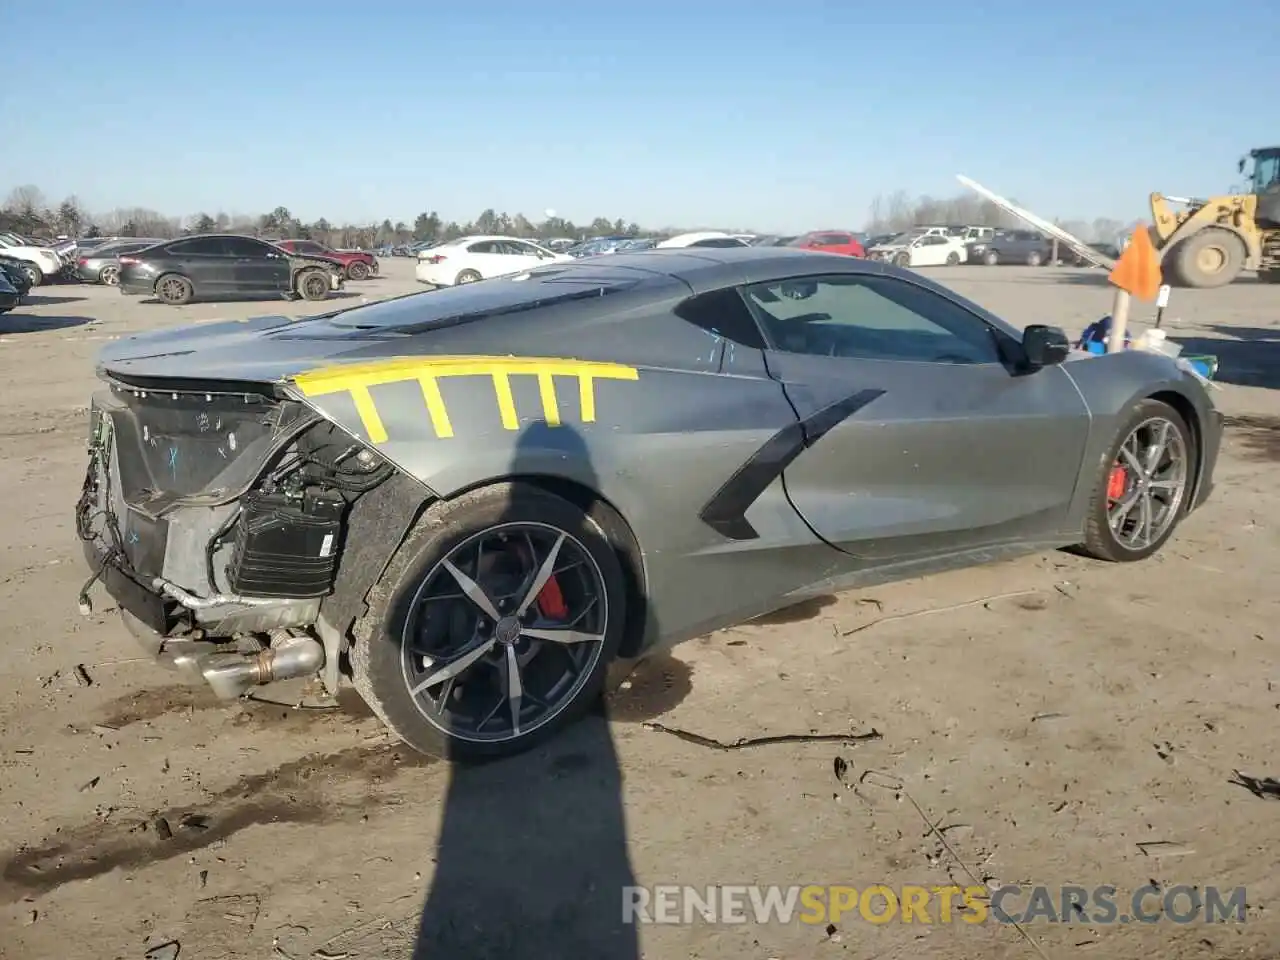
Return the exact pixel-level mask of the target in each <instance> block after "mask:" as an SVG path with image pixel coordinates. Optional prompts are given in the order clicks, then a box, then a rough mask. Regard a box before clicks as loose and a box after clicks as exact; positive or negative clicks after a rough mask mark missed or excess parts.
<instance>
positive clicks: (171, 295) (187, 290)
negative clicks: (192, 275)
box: [156, 273, 196, 307]
mask: <svg viewBox="0 0 1280 960" xmlns="http://www.w3.org/2000/svg"><path fill="white" fill-rule="evenodd" d="M195 295H196V290H195V287H193V286H192V285H191V281H190V280H188V279H187V278H186V277H184V276H180V275H179V274H176V273H166V274H164V275H163V276H162V277H160V279H159V280H157V281H156V296H157V297H158V298H159V299H160V300H161V301H162V302H163V303H167V304H169V306H171V307H181V306H183V305H184V304H187V303H190V302H191V301H192V300H193V299H194V298H195Z"/></svg>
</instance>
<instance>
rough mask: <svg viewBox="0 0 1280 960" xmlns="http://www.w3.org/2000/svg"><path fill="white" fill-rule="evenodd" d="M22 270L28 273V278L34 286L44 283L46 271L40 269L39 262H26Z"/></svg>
mask: <svg viewBox="0 0 1280 960" xmlns="http://www.w3.org/2000/svg"><path fill="white" fill-rule="evenodd" d="M22 271H23V272H24V273H25V274H26V275H27V279H28V280H30V281H31V285H32V286H33V287H38V286H40V284H42V283H44V271H43V270H41V269H40V265H39V264H35V263H31V262H29V261H28V262H25V263H23V264H22Z"/></svg>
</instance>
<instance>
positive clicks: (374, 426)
mask: <svg viewBox="0 0 1280 960" xmlns="http://www.w3.org/2000/svg"><path fill="white" fill-rule="evenodd" d="M351 399H352V400H354V401H355V403H356V413H358V414H360V422H361V423H362V424H364V432H365V433H367V434H369V441H370V442H371V443H386V442H387V428H386V427H385V426H383V424H382V417H380V416H379V415H378V407H377V405H376V404H375V403H374V402H373V396H372V395H371V394H370V393H369V388H368V387H364V386H360V385H359V384H355V385H353V386H352V387H351Z"/></svg>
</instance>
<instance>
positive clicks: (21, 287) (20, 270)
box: [0, 256, 31, 297]
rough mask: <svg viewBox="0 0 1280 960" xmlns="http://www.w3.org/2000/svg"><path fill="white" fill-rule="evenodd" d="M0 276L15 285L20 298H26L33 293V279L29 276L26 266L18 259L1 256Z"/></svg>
mask: <svg viewBox="0 0 1280 960" xmlns="http://www.w3.org/2000/svg"><path fill="white" fill-rule="evenodd" d="M0 274H3V275H4V277H5V279H6V280H8V281H9V282H10V283H11V284H13V286H14V288H15V289H17V291H18V296H20V297H25V296H26V295H27V294H28V293H30V292H31V278H30V277H29V276H27V271H26V264H25V262H24V261H22V260H19V259H17V258H16V257H5V256H0Z"/></svg>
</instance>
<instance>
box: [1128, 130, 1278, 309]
mask: <svg viewBox="0 0 1280 960" xmlns="http://www.w3.org/2000/svg"><path fill="white" fill-rule="evenodd" d="M1250 168H1251V169H1250ZM1239 169H1240V172H1241V173H1244V172H1245V171H1246V169H1250V172H1249V182H1250V186H1249V192H1248V193H1243V194H1232V195H1229V196H1222V197H1210V198H1209V199H1207V200H1200V199H1197V198H1194V197H1167V196H1164V195H1163V194H1159V193H1153V194H1151V218H1152V220H1153V221H1154V224H1155V225H1154V226H1153V227H1152V228H1151V241H1152V243H1154V244H1155V247H1156V250H1158V251H1159V252H1160V266H1161V269H1162V270H1163V271H1164V275H1165V278H1166V282H1168V283H1172V284H1176V285H1177V286H1182V287H1202V288H1203V287H1224V286H1226V285H1227V284H1228V283H1231V281H1233V280H1235V278H1236V277H1238V276H1239V275H1240V272H1241V271H1242V270H1246V269H1254V270H1257V271H1258V278H1259V279H1260V280H1262V281H1263V282H1264V283H1280V147H1260V148H1258V149H1257V150H1251V151H1250V152H1249V155H1248V156H1247V157H1243V158H1241V160H1240V168H1239Z"/></svg>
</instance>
